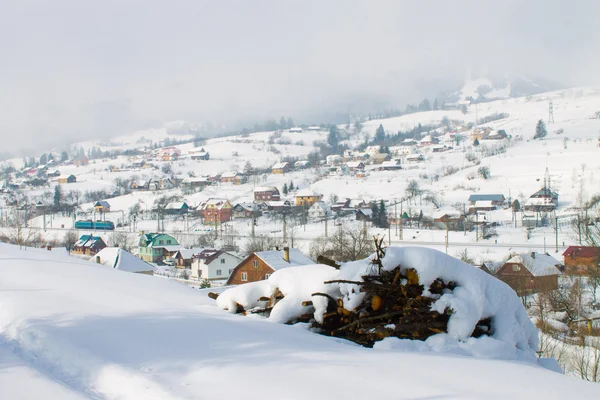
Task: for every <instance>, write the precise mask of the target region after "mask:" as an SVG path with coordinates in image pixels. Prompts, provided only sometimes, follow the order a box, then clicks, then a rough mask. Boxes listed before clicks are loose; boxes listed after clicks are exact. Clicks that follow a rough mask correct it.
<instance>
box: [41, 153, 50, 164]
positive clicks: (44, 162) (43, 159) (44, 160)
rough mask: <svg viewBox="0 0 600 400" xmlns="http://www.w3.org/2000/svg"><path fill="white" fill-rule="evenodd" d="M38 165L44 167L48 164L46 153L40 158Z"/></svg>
mask: <svg viewBox="0 0 600 400" xmlns="http://www.w3.org/2000/svg"><path fill="white" fill-rule="evenodd" d="M40 164H42V165H46V164H48V155H47V154H46V153H44V154H42V155H41V156H40Z"/></svg>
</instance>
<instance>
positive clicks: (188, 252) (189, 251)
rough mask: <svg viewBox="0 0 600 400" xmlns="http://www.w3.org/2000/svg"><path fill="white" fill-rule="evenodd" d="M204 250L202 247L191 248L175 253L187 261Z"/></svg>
mask: <svg viewBox="0 0 600 400" xmlns="http://www.w3.org/2000/svg"><path fill="white" fill-rule="evenodd" d="M204 250H205V248H203V247H192V248H191V249H179V250H177V253H178V254H180V255H181V257H183V259H184V260H189V259H191V258H192V257H193V256H195V255H197V254H200V253H202V252H203V251H204ZM176 255H177V254H176Z"/></svg>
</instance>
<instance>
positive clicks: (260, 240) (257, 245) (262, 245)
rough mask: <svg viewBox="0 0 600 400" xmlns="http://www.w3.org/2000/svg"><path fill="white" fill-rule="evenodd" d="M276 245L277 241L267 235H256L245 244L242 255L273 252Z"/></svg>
mask: <svg viewBox="0 0 600 400" xmlns="http://www.w3.org/2000/svg"><path fill="white" fill-rule="evenodd" d="M277 245H278V242H277V240H275V239H274V238H272V237H270V236H267V235H256V236H254V237H253V238H250V240H248V242H247V243H246V247H245V249H244V253H245V254H247V255H250V254H252V253H256V252H257V251H266V250H273V248H274V247H276V246H277Z"/></svg>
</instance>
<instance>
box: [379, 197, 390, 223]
mask: <svg viewBox="0 0 600 400" xmlns="http://www.w3.org/2000/svg"><path fill="white" fill-rule="evenodd" d="M388 226H389V224H388V217H387V211H386V209H385V203H384V202H383V200H380V201H379V227H380V228H387V227H388Z"/></svg>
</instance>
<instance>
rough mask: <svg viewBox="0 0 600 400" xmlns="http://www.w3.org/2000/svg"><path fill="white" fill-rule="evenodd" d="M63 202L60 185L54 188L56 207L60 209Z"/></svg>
mask: <svg viewBox="0 0 600 400" xmlns="http://www.w3.org/2000/svg"><path fill="white" fill-rule="evenodd" d="M62 200H63V194H62V189H61V187H60V185H56V186H54V207H56V208H59V207H60V204H61V203H62Z"/></svg>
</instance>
